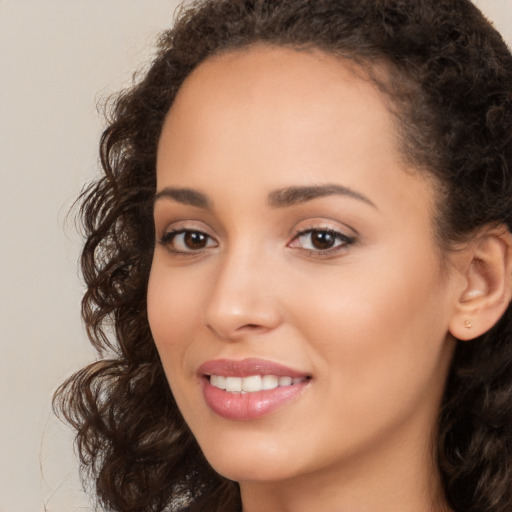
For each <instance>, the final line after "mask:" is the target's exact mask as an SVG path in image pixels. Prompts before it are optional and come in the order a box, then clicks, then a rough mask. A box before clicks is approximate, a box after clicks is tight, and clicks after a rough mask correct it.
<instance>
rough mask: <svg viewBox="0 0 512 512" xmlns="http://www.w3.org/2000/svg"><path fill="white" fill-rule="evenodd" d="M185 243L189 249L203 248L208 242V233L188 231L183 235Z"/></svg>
mask: <svg viewBox="0 0 512 512" xmlns="http://www.w3.org/2000/svg"><path fill="white" fill-rule="evenodd" d="M183 243H184V244H185V245H186V246H187V247H188V248H189V249H203V248H204V247H206V245H207V244H208V235H206V234H204V233H201V231H187V232H186V233H184V235H183Z"/></svg>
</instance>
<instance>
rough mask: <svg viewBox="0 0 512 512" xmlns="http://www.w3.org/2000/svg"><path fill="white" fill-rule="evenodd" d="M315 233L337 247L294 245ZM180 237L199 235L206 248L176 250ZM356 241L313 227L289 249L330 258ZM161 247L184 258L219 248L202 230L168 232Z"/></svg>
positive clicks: (331, 231) (291, 244) (161, 241)
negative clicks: (325, 237) (330, 240)
mask: <svg viewBox="0 0 512 512" xmlns="http://www.w3.org/2000/svg"><path fill="white" fill-rule="evenodd" d="M314 233H317V234H321V235H322V236H327V237H331V239H332V240H333V242H334V243H335V244H336V245H333V246H332V247H328V248H326V249H314V248H313V249H307V248H305V247H297V246H294V245H293V244H294V243H296V242H297V241H298V240H300V239H301V238H302V237H305V236H307V235H310V236H311V235H313V234H314ZM180 235H185V236H186V235H196V236H197V235H199V236H201V237H205V239H206V244H207V245H205V246H204V247H200V248H198V249H191V248H188V250H183V249H176V248H175V247H173V242H174V241H175V240H176V238H177V237H178V236H180ZM210 241H214V245H208V244H209V242H210ZM355 241H356V239H355V237H352V236H347V235H345V234H343V233H341V232H339V231H336V230H334V229H330V228H321V227H313V228H308V229H304V230H302V231H299V232H298V233H296V234H295V235H294V236H293V238H292V240H291V242H290V243H289V244H288V246H289V247H292V248H293V247H297V248H298V249H302V250H303V251H305V252H307V254H308V255H309V256H316V257H322V256H329V255H332V254H333V253H337V252H339V251H341V250H343V249H346V248H347V247H348V246H350V245H353V244H354V243H355ZM159 243H160V244H161V245H163V246H164V247H166V248H167V250H169V251H170V252H172V253H174V254H178V255H184V256H194V255H197V254H198V253H200V252H201V251H202V250H204V249H209V248H211V247H217V246H218V242H217V241H216V240H215V239H214V238H213V237H211V236H210V235H208V233H205V232H204V231H201V230H200V229H186V228H183V229H176V230H171V231H167V232H166V233H164V235H163V236H162V237H161V239H160V242H159ZM183 245H185V242H184V241H183Z"/></svg>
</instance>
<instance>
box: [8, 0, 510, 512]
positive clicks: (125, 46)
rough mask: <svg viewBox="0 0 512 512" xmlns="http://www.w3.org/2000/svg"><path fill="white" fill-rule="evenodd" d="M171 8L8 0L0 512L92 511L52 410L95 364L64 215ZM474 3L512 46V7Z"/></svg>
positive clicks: (156, 3)
mask: <svg viewBox="0 0 512 512" xmlns="http://www.w3.org/2000/svg"><path fill="white" fill-rule="evenodd" d="M418 1H421V0H418ZM177 3H178V2H177V0H0V194H1V195H0V233H1V245H0V263H1V265H0V272H1V274H0V343H1V355H0V512H42V511H43V510H47V511H48V512H72V511H89V510H92V507H91V506H90V505H89V503H88V500H87V498H86V497H85V496H84V494H83V493H82V492H81V488H80V484H79V481H78V478H77V471H76V466H77V463H76V460H75V459H74V456H73V450H72V446H71V439H72V436H71V433H70V432H69V430H68V429H67V427H65V426H63V425H61V424H60V422H59V421H58V420H56V419H55V418H54V417H53V415H52V413H51V408H50V400H51V395H52V393H53V391H54V389H55V388H56V387H57V386H58V384H59V383H60V382H61V381H62V380H63V379H64V378H65V377H66V376H67V375H69V374H70V373H71V372H72V371H73V370H75V369H77V368H79V367H80V365H82V364H84V363H85V362H87V361H90V360H92V359H93V358H94V354H93V353H92V351H91V350H90V348H89V346H88V342H87V340H86V338H85V335H84V334H83V330H82V326H81V322H80V317H79V307H80V306H79V303H80V296H81V293H82V284H81V283H80V280H79V278H78V271H77V263H76V260H77V255H78V250H79V246H80V239H79V237H78V235H77V234H76V233H75V230H74V227H73V223H72V222H70V221H69V220H68V221H66V213H67V211H68V210H69V208H70V205H71V204H72V202H73V199H74V198H75V197H76V195H77V194H78V192H79V191H80V188H81V186H82V184H83V183H84V182H85V181H87V180H88V179H91V177H92V176H94V175H95V174H96V172H97V141H98V138H99V135H100V133H101V127H102V122H101V119H100V117H99V116H98V113H97V111H96V103H97V101H98V100H100V99H101V98H102V97H105V96H107V95H108V94H109V93H111V92H113V91H116V90H118V89H119V88H120V87H122V86H125V85H126V84H128V83H129V81H130V77H131V74H132V72H133V71H135V70H136V69H137V68H139V67H141V65H142V64H143V63H144V62H147V61H148V58H149V56H150V55H151V51H152V43H153V41H154V38H155V35H156V34H157V33H158V31H159V30H160V29H162V28H165V27H168V26H169V25H170V24H171V22H172V18H173V12H174V9H175V7H176V5H177ZM476 3H477V4H478V5H479V6H480V7H481V8H482V9H483V10H484V12H486V14H487V15H488V16H489V17H490V18H491V19H493V20H494V21H495V23H496V26H497V27H498V28H499V29H500V30H501V31H502V33H503V34H504V36H505V37H506V39H507V40H508V41H509V44H511V43H512V0H478V1H477V2H476Z"/></svg>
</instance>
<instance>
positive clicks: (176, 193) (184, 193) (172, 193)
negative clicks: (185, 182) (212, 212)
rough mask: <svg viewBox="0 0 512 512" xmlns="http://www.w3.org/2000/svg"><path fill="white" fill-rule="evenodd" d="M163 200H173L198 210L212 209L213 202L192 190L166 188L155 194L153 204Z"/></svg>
mask: <svg viewBox="0 0 512 512" xmlns="http://www.w3.org/2000/svg"><path fill="white" fill-rule="evenodd" d="M162 198H167V199H172V200H174V201H176V202H178V203H181V204H187V205H190V206H197V207H198V208H205V209H208V208H211V201H210V199H208V196H207V195H205V194H203V193H202V192H199V191H197V190H194V189H191V188H172V187H165V188H163V189H162V190H160V192H157V193H156V194H155V197H154V198H153V202H154V203H155V202H156V201H158V200H159V199H162Z"/></svg>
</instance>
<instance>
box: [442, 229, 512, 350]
mask: <svg viewBox="0 0 512 512" xmlns="http://www.w3.org/2000/svg"><path fill="white" fill-rule="evenodd" d="M462 253H464V255H465V257H464V258H463V259H464V264H463V265H462V268H461V269H460V271H461V272H462V274H463V277H464V279H463V280H461V281H460V282H461V283H462V285H461V286H460V288H459V290H458V291H457V294H456V304H455V311H454V314H453V315H452V318H451V320H450V325H449V330H450V333H451V334H452V335H453V336H455V338H457V339H459V340H471V339H474V338H477V337H478V336H480V335H482V334H484V333H485V332H487V331H488V330H489V329H490V328H491V327H493V326H494V324H496V322H498V320H499V319H500V318H501V316H502V315H503V313H504V312H505V310H506V309H507V307H508V305H509V303H510V301H511V298H512V235H511V233H510V231H509V230H508V229H507V227H506V226H500V227H498V228H496V227H495V228H488V229H485V230H483V231H482V232H480V233H479V235H478V236H477V237H476V238H475V239H473V240H472V241H471V242H469V243H468V245H467V246H466V247H465V248H464V249H463V251H462Z"/></svg>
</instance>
